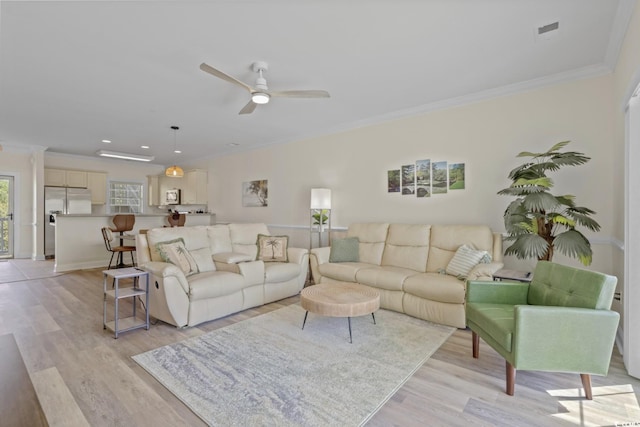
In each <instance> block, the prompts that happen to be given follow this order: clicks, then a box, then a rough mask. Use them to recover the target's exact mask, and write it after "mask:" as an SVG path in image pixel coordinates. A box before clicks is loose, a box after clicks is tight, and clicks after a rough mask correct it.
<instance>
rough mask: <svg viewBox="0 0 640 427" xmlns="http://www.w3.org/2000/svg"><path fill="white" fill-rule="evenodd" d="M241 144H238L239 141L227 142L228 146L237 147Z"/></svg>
mask: <svg viewBox="0 0 640 427" xmlns="http://www.w3.org/2000/svg"><path fill="white" fill-rule="evenodd" d="M239 145H240V144H238V143H237V142H230V143H228V144H227V147H237V146H239Z"/></svg>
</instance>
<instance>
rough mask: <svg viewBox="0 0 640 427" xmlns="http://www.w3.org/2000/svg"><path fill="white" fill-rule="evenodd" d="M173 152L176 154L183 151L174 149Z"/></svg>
mask: <svg viewBox="0 0 640 427" xmlns="http://www.w3.org/2000/svg"><path fill="white" fill-rule="evenodd" d="M173 152H174V153H176V154H181V153H182V151H180V150H173Z"/></svg>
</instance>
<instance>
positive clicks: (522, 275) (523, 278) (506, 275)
mask: <svg viewBox="0 0 640 427" xmlns="http://www.w3.org/2000/svg"><path fill="white" fill-rule="evenodd" d="M531 279H533V274H531V273H530V272H528V271H517V270H507V269H505V268H503V269H501V270H498V271H496V272H495V273H493V280H497V281H502V280H515V281H517V282H525V283H530V282H531Z"/></svg>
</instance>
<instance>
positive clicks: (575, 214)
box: [566, 208, 600, 231]
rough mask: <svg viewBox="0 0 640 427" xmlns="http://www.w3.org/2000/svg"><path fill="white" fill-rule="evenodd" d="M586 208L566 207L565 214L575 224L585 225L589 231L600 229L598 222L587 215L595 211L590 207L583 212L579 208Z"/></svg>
mask: <svg viewBox="0 0 640 427" xmlns="http://www.w3.org/2000/svg"><path fill="white" fill-rule="evenodd" d="M582 209H586V208H570V209H567V211H566V215H567V216H570V217H571V218H573V219H574V220H575V222H576V224H578V225H581V226H582V227H586V228H588V229H589V230H591V231H600V224H598V222H597V221H596V220H594V219H593V218H591V217H590V216H589V215H590V213H595V212H593V211H592V210H591V209H586V210H587V211H588V212H587V213H583V212H582V211H581V210H582Z"/></svg>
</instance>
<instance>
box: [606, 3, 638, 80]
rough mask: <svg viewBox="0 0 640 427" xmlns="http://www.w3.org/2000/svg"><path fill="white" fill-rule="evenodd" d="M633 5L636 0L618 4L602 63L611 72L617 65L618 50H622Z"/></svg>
mask: <svg viewBox="0 0 640 427" xmlns="http://www.w3.org/2000/svg"><path fill="white" fill-rule="evenodd" d="M635 5H636V0H620V3H618V10H617V11H616V16H615V18H614V20H613V25H612V26H611V35H610V37H609V44H608V46H607V52H606V53H605V56H604V63H605V65H606V66H607V67H608V68H609V69H611V70H614V69H615V68H616V64H617V63H618V57H619V56H620V50H621V49H622V44H623V43H624V38H625V36H626V34H627V30H628V29H629V22H630V21H631V16H632V15H633V9H634V8H635Z"/></svg>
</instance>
